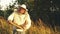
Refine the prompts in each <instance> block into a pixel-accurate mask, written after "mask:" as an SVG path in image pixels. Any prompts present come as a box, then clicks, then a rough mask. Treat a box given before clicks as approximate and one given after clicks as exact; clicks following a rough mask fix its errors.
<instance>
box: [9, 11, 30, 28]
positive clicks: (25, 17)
mask: <svg viewBox="0 0 60 34" xmlns="http://www.w3.org/2000/svg"><path fill="white" fill-rule="evenodd" d="M8 20H11V21H13V22H15V23H16V24H18V25H22V24H24V23H25V22H26V23H27V24H26V26H25V29H29V28H30V26H31V19H30V16H29V14H28V12H26V13H25V14H20V13H18V12H13V13H12V14H11V15H10V16H9V17H8Z"/></svg>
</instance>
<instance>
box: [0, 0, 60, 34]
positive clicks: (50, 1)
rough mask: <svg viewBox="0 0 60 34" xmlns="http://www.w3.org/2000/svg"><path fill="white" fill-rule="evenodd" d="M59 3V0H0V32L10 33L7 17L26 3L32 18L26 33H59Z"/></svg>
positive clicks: (1, 33) (0, 33) (10, 28)
mask: <svg viewBox="0 0 60 34" xmlns="http://www.w3.org/2000/svg"><path fill="white" fill-rule="evenodd" d="M59 3H60V0H0V34H12V25H10V24H8V23H7V18H8V16H9V15H10V14H11V13H12V12H13V11H14V9H17V8H18V6H19V5H21V4H26V5H27V9H28V13H29V14H30V17H31V20H32V26H31V28H30V29H29V30H28V31H26V34H60V4H59ZM9 26H10V27H9ZM3 32H4V33H3Z"/></svg>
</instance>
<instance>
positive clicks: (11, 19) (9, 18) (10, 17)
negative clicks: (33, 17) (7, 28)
mask: <svg viewBox="0 0 60 34" xmlns="http://www.w3.org/2000/svg"><path fill="white" fill-rule="evenodd" d="M13 18H14V13H12V14H11V15H10V16H9V17H8V21H9V20H10V21H13Z"/></svg>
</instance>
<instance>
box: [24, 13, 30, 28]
mask: <svg viewBox="0 0 60 34" xmlns="http://www.w3.org/2000/svg"><path fill="white" fill-rule="evenodd" d="M26 23H27V24H26V27H25V28H26V29H29V28H30V26H31V19H30V16H29V14H28V15H27V17H26Z"/></svg>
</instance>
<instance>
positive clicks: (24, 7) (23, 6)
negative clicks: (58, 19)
mask: <svg viewBox="0 0 60 34" xmlns="http://www.w3.org/2000/svg"><path fill="white" fill-rule="evenodd" d="M20 8H23V9H25V10H26V11H28V10H27V7H26V5H25V4H22V5H20Z"/></svg>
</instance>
